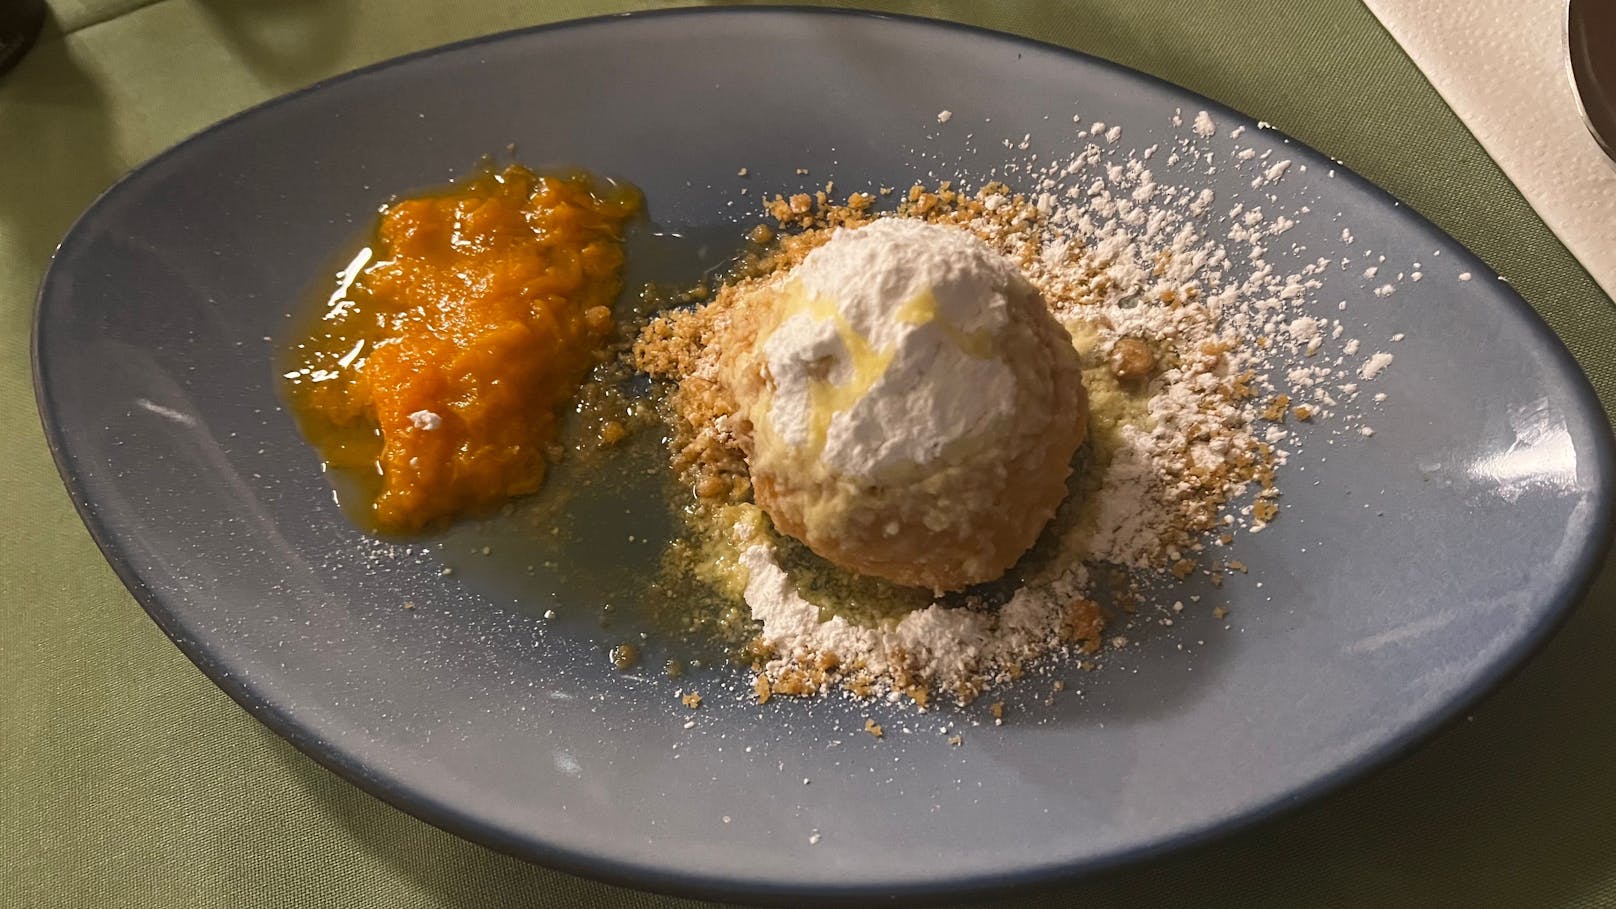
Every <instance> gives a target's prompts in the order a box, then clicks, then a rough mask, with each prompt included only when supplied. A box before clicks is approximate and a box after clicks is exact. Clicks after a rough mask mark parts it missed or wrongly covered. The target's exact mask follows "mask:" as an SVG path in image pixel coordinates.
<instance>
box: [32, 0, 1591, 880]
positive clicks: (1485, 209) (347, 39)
mask: <svg viewBox="0 0 1616 909" xmlns="http://www.w3.org/2000/svg"><path fill="white" fill-rule="evenodd" d="M656 5H659V4H655V3H650V2H645V0H639V2H623V0H560V2H548V3H542V4H541V3H521V2H517V0H476V2H457V3H438V2H435V0H421V2H419V3H415V4H404V3H388V2H384V0H280V2H271V0H159V2H155V3H145V2H142V0H57V2H55V4H54V23H53V24H52V25H51V26H49V27H48V30H47V34H46V36H45V37H44V38H43V39H42V40H41V42H40V44H39V46H38V47H37V48H36V49H35V50H34V51H33V52H32V54H31V55H30V56H29V57H28V58H27V59H26V60H25V61H24V62H23V64H22V66H21V67H20V68H19V69H18V70H16V71H15V72H13V73H11V74H10V75H8V76H5V77H0V320H3V321H0V333H3V339H0V343H3V345H4V346H3V351H4V354H3V356H0V405H3V407H4V409H5V410H6V411H7V412H9V413H12V414H13V415H14V416H13V419H12V420H11V421H10V423H9V425H8V426H7V427H6V431H5V432H3V433H0V464H3V465H4V467H3V468H0V503H3V505H4V510H3V514H4V518H3V523H0V905H3V906H19V907H33V906H56V905H60V906H96V907H99V906H146V905H185V906H297V907H305V906H307V907H321V906H386V907H414V906H472V905H476V906H484V905H488V906H526V905H534V906H586V905H588V906H595V905H605V906H614V905H615V906H667V905H675V904H680V905H696V904H694V903H681V902H680V901H673V900H667V899H664V898H660V897H655V896H651V895H648V894H643V893H637V892H633V891H628V890H622V889H618V888H614V887H610V886H607V885H603V884H597V883H593V882H589V881H584V880H580V879H577V878H573V877H569V876H566V875H563V874H559V873H556V872H552V871H547V870H543V869H539V868H534V867H530V866H527V865H524V864H522V863H521V862H518V861H515V860H513V859H509V858H505V857H503V856H500V855H497V854H495V853H492V852H489V851H487V850H484V849H482V848H480V847H478V846H474V845H471V844H469V843H465V842H462V841H460V840H458V839H456V838H454V837H452V836H449V835H448V834H445V833H441V832H439V831H437V830H435V829H433V828H431V827H428V826H427V825H425V824H423V823H420V822H418V821H416V820H414V819H412V818H410V817H408V816H406V815H404V814H402V813H400V812H398V811H395V810H394V809H392V808H390V807H388V806H386V805H384V804H382V803H380V802H377V801H375V800H373V799H371V798H370V797H369V796H367V795H364V794H362V793H361V792H360V791H359V790H357V789H355V788H353V787H352V786H350V785H348V784H347V783H345V782H343V781H342V780H340V779H337V778H336V777H334V776H332V775H331V774H329V773H327V772H326V771H325V770H323V769H321V768H320V767H318V766H316V765H315V764H314V763H313V762H312V761H310V760H308V759H306V758H304V757H303V756H302V755H300V754H298V753H297V752H295V751H294V750H293V749H292V748H291V747H290V746H288V745H286V744H284V743H282V742H281V741H280V740H279V739H277V738H276V737H274V736H273V735H271V734H270V733H268V732H267V731H265V730H264V729H263V728H262V727H260V726H259V725H258V724H257V723H255V722H254V721H253V720H251V719H249V718H248V717H247V715H246V714H244V713H243V712H242V711H241V710H239V709H238V708H237V707H236V706H235V705H234V704H233V703H232V702H231V701H230V700H229V699H228V698H226V697H225V696H224V695H223V694H221V693H220V692H219V691H218V690H217V689H215V688H214V687H213V685H212V684H211V683H210V682H208V680H207V679H205V678H204V677H203V676H202V674H201V673H199V672H198V671H197V670H196V669H194V668H193V667H192V666H191V665H190V664H189V663H188V662H186V660H185V659H184V658H183V657H182V656H181V655H180V653H179V651H177V650H176V649H175V648H174V647H173V646H172V645H171V644H169V643H168V641H167V640H166V639H164V637H163V636H162V634H161V633H160V632H159V631H158V630H157V628H156V626H155V625H153V624H152V623H151V622H150V621H149V620H148V619H147V618H146V616H145V615H144V614H143V613H142V612H141V611H140V609H139V607H138V606H136V605H135V602H134V600H133V599H131V598H130V597H129V596H128V594H127V593H125V591H124V590H123V588H122V587H121V586H120V585H119V583H118V580H117V579H116V578H115V577H114V576H113V574H112V571H111V569H109V568H108V567H107V566H106V564H105V563H104V562H103V561H102V560H101V557H100V555H99V554H98V553H97V551H96V549H95V547H94V545H93V544H92V543H91V542H90V538H89V536H88V535H87V534H86V533H85V531H84V529H83V528H82V527H81V526H80V524H79V521H78V519H77V517H75V515H74V513H73V509H72V508H71V506H70V504H69V502H68V499H67V496H66V495H65V494H64V492H63V491H62V488H61V486H60V484H59V482H58V480H57V477H56V472H55V470H54V468H53V467H52V465H51V462H50V456H49V454H48V453H47V451H46V449H45V444H44V441H43V439H42V436H41V433H40V430H39V427H38V423H37V420H36V419H35V417H34V413H35V411H34V405H33V396H32V393H31V384H30V382H31V380H30V375H29V367H28V354H27V349H28V332H29V323H30V317H31V311H32V304H33V295H34V289H35V287H36V286H37V284H38V282H39V279H40V276H41V274H42V273H43V271H44V269H45V265H46V261H47V259H48V257H49V255H50V253H51V250H52V249H53V247H54V246H55V244H56V242H57V240H58V239H60V237H61V236H62V233H63V232H64V231H65V230H66V228H67V227H68V224H69V223H70V222H71V220H72V219H73V217H74V216H75V215H76V214H77V213H78V212H79V211H81V210H82V209H83V208H84V206H86V205H87V204H88V203H89V202H90V201H91V199H93V198H94V196H95V195H96V194H97V193H98V192H100V191H101V190H102V189H103V188H104V187H105V186H107V185H108V184H109V183H110V182H111V181H112V180H113V179H115V178H116V177H117V176H118V175H119V174H121V173H122V172H124V171H125V170H127V169H128V168H130V167H132V166H134V165H135V164H137V163H139V162H140V161H142V160H144V159H146V158H148V157H150V156H152V155H154V154H156V153H158V152H159V151H161V150H162V149H163V148H165V147H167V146H168V145H170V144H172V143H174V142H176V141H178V140H179V139H181V138H183V137H185V136H186V135H188V134H190V133H191V132H193V131H195V130H198V129H201V128H202V127H204V126H206V125H208V124H209V123H211V122H213V121H215V120H217V119H219V118H221V117H224V116H226V115H229V114H232V113H235V112H236V111H238V110H241V109H242V108H244V107H246V106H248V105H251V104H255V103H257V102H259V101H262V100H265V99H267V98H270V97H273V96H275V95H278V94H281V93H282V92H285V91H288V90H290V89H293V88H297V87H299V86H302V85H305V84H307V83H309V82H312V81H314V80H316V79H320V78H324V77H326V76H329V75H332V74H335V73H339V72H342V71H344V70H348V69H352V68H354V67H357V66H360V65H363V64H367V63H371V62H374V61H377V60H381V59H384V58H387V57H391V56H395V55H397V54H402V53H405V52H408V51H413V50H417V49H420V48H423V47H428V46H432V45H435V44H439V43H443V42H446V41H450V40H454V39H458V38H463V37H467V36H471V35H477V34H483V33H487V32H491V31H497V30H500V29H505V28H510V27H515V26H521V25H528V24H532V23H535V22H540V21H545V20H550V19H562V18H569V17H573V16H582V15H589V14H596V13H602V12H609V11H617V10H623V9H634V8H644V7H649V6H656ZM876 5H879V6H882V7H884V8H888V9H892V10H900V11H905V12H912V13H920V14H924V15H932V16H938V17H943V18H953V19H959V20H962V21H967V22H973V23H976V24H980V25H985V26H989V27H993V28H998V29H1003V30H1006V31H1011V32H1017V33H1020V34H1024V35H1028V36H1031V37H1034V38H1039V39H1042V40H1045V41H1051V42H1056V43H1060V44H1066V45H1070V46H1072V47H1075V48H1079V49H1081V50H1084V51H1088V52H1090V53H1094V54H1098V55H1100V56H1104V57H1108V58H1110V59H1113V60H1117V61H1120V62H1121V63H1124V64H1127V65H1129V66H1133V67H1136V68H1138V69H1142V70H1145V71H1147V72H1151V73H1155V74H1158V75H1161V76H1163V77H1165V78H1167V79H1170V80H1172V81H1174V82H1178V83H1180V84H1182V85H1185V86H1188V87H1190V88H1192V89H1195V90H1197V91H1200V92H1203V93H1205V94H1207V95H1210V96H1211V97H1213V98H1216V99H1218V100H1221V101H1223V102H1225V103H1227V104H1230V105H1232V106H1234V107H1236V108H1239V109H1241V110H1243V111H1246V112H1247V113H1249V114H1251V115H1253V116H1256V117H1261V118H1263V119H1266V120H1269V121H1272V122H1273V123H1274V124H1275V125H1277V126H1278V127H1279V128H1281V129H1283V130H1285V131H1286V132H1288V133H1290V134H1291V135H1294V136H1296V137H1298V138H1300V139H1301V140H1303V141H1305V142H1308V143H1310V144H1312V145H1313V146H1315V147H1317V148H1319V149H1320V150H1322V151H1324V152H1326V153H1328V154H1330V155H1333V156H1335V157H1337V158H1340V159H1341V160H1342V161H1344V162H1345V163H1346V164H1347V165H1348V166H1350V167H1352V168H1354V169H1355V170H1357V171H1359V172H1360V173H1362V174H1364V175H1365V176H1367V177H1368V178H1369V179H1371V180H1373V181H1375V182H1377V183H1379V184H1380V185H1381V186H1384V187H1386V188H1387V189H1389V190H1390V191H1391V192H1393V193H1394V194H1396V195H1397V196H1398V197H1399V198H1401V199H1403V200H1405V201H1406V202H1408V203H1409V204H1411V205H1413V206H1414V207H1415V208H1417V209H1418V210H1419V211H1421V212H1423V213H1424V214H1425V215H1427V216H1428V217H1430V218H1431V219H1432V220H1434V221H1435V222H1436V223H1437V224H1439V225H1441V226H1442V227H1443V228H1444V229H1445V230H1447V231H1448V232H1449V233H1451V234H1453V235H1454V236H1456V237H1458V238H1459V239H1460V240H1461V241H1462V242H1464V243H1465V244H1466V245H1468V246H1469V247H1471V248H1472V249H1474V250H1475V251H1476V252H1477V253H1479V254H1480V255H1481V256H1482V258H1484V259H1486V260H1487V261H1488V262H1490V263H1491V264H1492V265H1493V266H1494V267H1495V268H1497V269H1498V270H1499V271H1500V272H1501V273H1503V274H1504V275H1505V276H1507V277H1508V278H1509V279H1510V280H1511V281H1512V282H1513V283H1514V284H1515V286H1516V287H1517V288H1519V289H1520V292H1521V293H1522V295H1524V296H1525V297H1526V299H1527V300H1529V301H1530V302H1531V303H1532V305H1533V306H1535V307H1537V309H1538V311H1539V312H1541V313H1542V314H1543V315H1544V317H1545V318H1547V319H1548V321H1549V323H1550V324H1551V325H1552V326H1553V327H1554V329H1555V330H1556V331H1557V332H1558V333H1559V334H1560V336H1561V337H1562V338H1564V339H1565V341H1566V343H1567V344H1568V345H1569V346H1570V347H1571V349H1572V351H1573V352H1574V353H1575V354H1576V355H1577V357H1578V359H1579V360H1580V362H1581V363H1582V365H1583V367H1584V368H1585V369H1587V370H1588V371H1589V372H1590V374H1591V375H1592V376H1593V378H1594V381H1595V385H1596V386H1597V388H1598V390H1599V394H1600V397H1601V400H1602V401H1603V402H1604V404H1605V407H1606V410H1607V412H1616V357H1613V356H1611V354H1610V353H1609V352H1608V351H1609V350H1610V349H1611V348H1612V346H1613V345H1616V308H1613V307H1612V305H1611V302H1610V300H1609V299H1607V298H1606V297H1604V296H1603V295H1602V294H1601V293H1600V292H1599V291H1598V289H1597V288H1596V287H1595V286H1594V284H1593V283H1592V282H1591V281H1590V280H1589V278H1588V276H1587V275H1586V274H1585V273H1584V272H1583V271H1582V269H1581V268H1579V267H1578V266H1577V264H1576V263H1575V262H1574V261H1573V260H1572V259H1571V257H1570V256H1569V255H1568V254H1567V253H1566V252H1565V250H1564V249H1563V248H1562V247H1561V246H1560V244H1559V243H1558V242H1557V241H1556V240H1555V239H1554V238H1553V236H1552V235H1551V234H1550V233H1549V231H1548V230H1547V229H1546V228H1545V227H1544V226H1543V224H1542V223H1541V222H1540V221H1539V220H1538V219H1537V218H1536V217H1535V216H1534V215H1533V213H1532V212H1531V210H1530V209H1529V208H1528V207H1527V205H1526V204H1525V202H1524V201H1522V199H1521V197H1520V195H1519V194H1518V193H1517V192H1516V191H1515V190H1514V188H1513V187H1512V186H1511V185H1510V184H1509V183H1508V181H1506V180H1505V179H1504V177H1503V176H1502V175H1501V174H1500V173H1499V171H1498V170H1497V168H1496V167H1495V166H1494V165H1493V164H1492V162H1491V161H1490V160H1489V159H1488V158H1487V157H1486V155H1485V154H1484V153H1483V152H1482V150H1481V148H1480V147H1479V146H1478V145H1477V144H1476V143H1475V141H1474V140H1473V139H1472V138H1471V137H1470V135H1469V134H1468V133H1467V132H1466V131H1465V129H1464V127H1463V126H1462V125H1460V123H1459V122H1458V120H1457V119H1455V117H1454V116H1453V114H1452V113H1451V112H1450V111H1449V110H1448V109H1447V107H1446V106H1444V105H1443V103H1442V102H1441V100H1440V99H1439V98H1438V97H1437V95H1436V93H1435V92H1434V91H1433V90H1432V89H1431V87H1430V86H1429V85H1428V84H1427V83H1426V82H1425V80H1424V79H1423V78H1422V77H1421V76H1420V74H1419V72H1418V71H1417V70H1416V69H1415V68H1414V66H1413V65H1412V64H1411V63H1410V62H1409V61H1408V59H1407V58H1406V57H1404V55H1403V54H1402V52H1401V51H1400V50H1399V49H1398V47H1397V45H1396V44H1395V43H1394V42H1393V41H1392V40H1391V38H1390V37H1388V36H1387V35H1386V34H1385V32H1384V31H1382V30H1381V28H1380V27H1379V25H1378V24H1377V23H1376V22H1375V20H1374V18H1373V17H1371V16H1370V14H1369V13H1368V11H1367V10H1365V9H1364V8H1363V7H1362V6H1360V5H1359V4H1358V3H1357V2H1355V0H1329V2H1327V0H1297V2H1285V0H1273V2H1269V3H1266V4H1252V3H1246V2H1241V0H1219V2H1208V3H1204V4H1202V3H1194V2H1184V0H1179V2H1174V0H1154V2H1146V0H1088V2H1061V0H1026V2H1006V3H999V4H992V3H984V2H975V0H952V2H950V0H934V2H915V3H907V4H905V3H893V2H887V3H882V4H876ZM1613 642H1616V562H1613V561H1611V560H1607V563H1606V566H1605V570H1604V573H1603V575H1602V577H1601V579H1600V580H1599V582H1598V584H1597V586H1596V588H1595V591H1594V593H1593V594H1592V595H1591V596H1590V597H1589V599H1588V601H1587V602H1586V603H1585V604H1584V605H1583V606H1582V608H1580V609H1579V610H1578V611H1577V613H1576V614H1575V615H1574V616H1573V618H1572V619H1571V620H1570V622H1569V624H1567V625H1566V627H1565V628H1564V630H1563V631H1562V632H1561V633H1560V635H1559V636H1558V637H1557V638H1556V639H1555V640H1554V641H1553V642H1552V643H1551V644H1550V645H1549V646H1548V648H1547V649H1546V650H1545V651H1544V652H1543V653H1541V654H1540V655H1539V656H1537V657H1536V658H1535V659H1533V660H1532V662H1531V663H1530V664H1529V665H1528V666H1527V667H1526V669H1525V670H1523V671H1522V672H1521V673H1520V674H1519V675H1518V676H1517V677H1516V678H1514V679H1513V680H1511V681H1510V682H1509V683H1508V684H1506V685H1505V686H1504V687H1503V688H1502V689H1500V690H1499V691H1498V692H1497V693H1496V694H1495V695H1493V696H1491V697H1490V698H1489V699H1488V700H1487V701H1486V702H1485V703H1484V704H1482V705H1481V706H1480V707H1479V708H1477V709H1476V711H1475V713H1474V715H1473V716H1470V717H1467V718H1466V720H1465V721H1463V722H1461V723H1459V724H1458V725H1457V726H1455V727H1454V728H1452V729H1450V730H1449V731H1447V732H1445V733H1443V734H1442V735H1441V736H1439V737H1438V738H1437V739H1436V740H1434V741H1432V742H1431V743H1429V744H1428V745H1426V746H1425V747H1424V748H1422V749H1421V750H1420V751H1418V752H1417V753H1416V754H1414V755H1413V756H1411V757H1409V758H1408V759H1406V760H1404V761H1402V762H1401V763H1399V764H1397V765H1396V766H1394V767H1392V768H1391V769H1388V770H1386V771H1383V772H1381V773H1379V774H1378V775H1376V776H1374V777H1373V778H1371V779H1370V780H1368V781H1366V782H1363V783H1361V784H1358V785H1355V786H1353V787H1351V788H1350V789H1349V790H1348V791H1345V792H1343V793H1341V794H1339V795H1337V796H1334V797H1332V798H1330V799H1328V800H1326V801H1324V802H1323V803H1321V804H1318V805H1314V806H1311V807H1308V808H1306V809H1304V810H1302V811H1300V812H1298V813H1296V814H1293V815H1291V816H1288V817H1286V818H1283V819H1281V820H1278V821H1274V822H1270V823H1268V824H1266V825H1264V826H1262V827H1259V828H1257V829H1254V830H1250V831H1247V832H1245V833H1242V834H1240V835H1238V836H1235V837H1233V838H1231V839H1229V840H1226V841H1224V842H1220V843H1216V844H1213V845H1209V846H1206V847H1203V848H1200V849H1198V850H1196V851H1194V852H1191V853H1189V854H1183V855H1178V856H1174V857H1171V858H1169V859H1166V860H1163V861H1160V862H1156V863H1154V864H1151V865H1149V866H1145V867H1137V868H1130V869H1125V870H1122V871H1118V872H1115V873H1111V874H1108V875H1105V876H1103V877H1100V878H1098V879H1094V880H1091V881H1087V882H1084V883H1081V884H1079V885H1075V886H1069V887H1065V888H1062V889H1058V890H1054V891H1050V892H1046V893H1036V894H1027V895H1025V896H1023V897H1021V898H1019V899H1017V900H1014V901H1012V902H1014V903H1015V904H1016V905H1026V906H1035V905H1036V906H1042V905H1068V904H1071V905H1076V904H1080V903H1081V904H1083V905H1092V906H1145V905H1158V904H1162V903H1164V902H1168V901H1169V900H1170V899H1171V901H1172V902H1179V901H1189V900H1196V901H1204V902H1206V903H1210V904H1213V905H1224V904H1227V905H1242V906H1298V905H1354V906H1367V905H1454V906H1496V905H1512V906H1616V709H1613V708H1612V704H1611V700H1610V693H1611V692H1613V691H1616V643H1613Z"/></svg>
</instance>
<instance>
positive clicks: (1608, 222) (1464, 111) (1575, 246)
mask: <svg viewBox="0 0 1616 909" xmlns="http://www.w3.org/2000/svg"><path fill="white" fill-rule="evenodd" d="M1364 3H1365V5H1367V6H1368V7H1369V9H1370V11H1372V12H1373V13H1374V14H1375V16H1376V17H1378V18H1379V19H1380V21H1381V24H1382V25H1384V26H1386V30H1387V31H1389V32H1391V34H1392V37H1393V38H1396V39H1397V42H1398V43H1399V44H1401V45H1402V46H1403V49H1404V50H1406V51H1408V55H1409V56H1410V57H1412V58H1413V60H1414V63H1415V64H1416V65H1417V66H1419V68H1420V70H1421V71H1422V72H1424V73H1425V77H1426V78H1427V79H1430V80H1431V84H1432V85H1434V86H1436V90H1437V92H1438V93H1440V94H1441V95H1442V98H1443V100H1445V101H1447V102H1448V106H1449V107H1452V108H1453V110H1454V113H1456V114H1458V115H1459V119H1460V120H1462V121H1464V124H1465V126H1468V127H1469V128H1470V132H1471V133H1473V134H1474V135H1475V137H1476V139H1477V140H1478V141H1480V142H1481V145H1482V147H1483V148H1485V149H1486V150H1487V153H1488V154H1490V155H1492V156H1493V160H1495V161H1497V162H1498V166H1499V167H1500V168H1502V169H1503V171H1504V173H1505V174H1506V175H1507V176H1508V177H1509V178H1510V179H1511V180H1513V181H1514V182H1515V185H1516V186H1517V187H1519V188H1520V191H1521V195H1523V196H1525V197H1526V201H1527V202H1529V203H1531V205H1532V207H1533V208H1534V209H1536V210H1537V213H1538V216H1539V217H1541V218H1542V219H1543V221H1544V223H1546V224H1547V225H1548V226H1549V229H1550V230H1552V231H1554V233H1555V235H1556V236H1558V237H1559V238H1560V241H1561V242H1562V243H1564V244H1565V245H1566V248H1567V249H1569V250H1571V254H1572V255H1574V256H1576V257H1577V260H1578V261H1580V262H1581V263H1582V265H1583V267H1584V268H1586V269H1588V271H1589V273H1590V274H1592V275H1593V277H1594V280H1595V281H1597V282H1599V286H1601V287H1603V288H1604V289H1605V292H1606V293H1608V294H1611V295H1612V296H1616V164H1613V163H1612V162H1611V160H1610V159H1608V158H1606V157H1605V155H1604V153H1602V152H1601V151H1600V150H1599V146H1597V145H1595V144H1594V140H1593V137H1592V136H1590V135H1589V134H1588V129H1587V127H1586V126H1584V125H1583V122H1582V117H1581V115H1580V114H1579V112H1578V109H1577V101H1576V95H1575V94H1574V92H1573V91H1572V88H1571V79H1570V76H1569V75H1568V70H1567V66H1566V48H1565V3H1564V0H1559V2H1556V0H1364ZM1609 51H1610V52H1611V53H1616V47H1612V48H1609ZM1506 277H1507V276H1506Z"/></svg>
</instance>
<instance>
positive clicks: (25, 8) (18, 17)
mask: <svg viewBox="0 0 1616 909" xmlns="http://www.w3.org/2000/svg"><path fill="white" fill-rule="evenodd" d="M44 27H45V0H0V73H4V72H5V71H7V70H9V69H11V68H12V67H13V66H16V65H17V61H18V60H21V59H22V57H23V54H26V53H28V48H30V47H33V46H34V39H35V38H38V37H39V30H40V29H42V28H44Z"/></svg>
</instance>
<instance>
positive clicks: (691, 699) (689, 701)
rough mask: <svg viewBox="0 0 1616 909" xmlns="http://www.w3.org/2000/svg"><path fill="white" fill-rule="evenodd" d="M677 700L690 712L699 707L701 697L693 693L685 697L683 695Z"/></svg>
mask: <svg viewBox="0 0 1616 909" xmlns="http://www.w3.org/2000/svg"><path fill="white" fill-rule="evenodd" d="M679 700H680V701H681V702H682V703H683V704H684V705H685V706H686V707H689V708H690V709H691V710H695V709H696V708H698V707H700V706H701V695H700V694H697V693H696V692H694V691H692V692H690V693H689V694H687V695H683V696H682V697H680V698H679Z"/></svg>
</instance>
